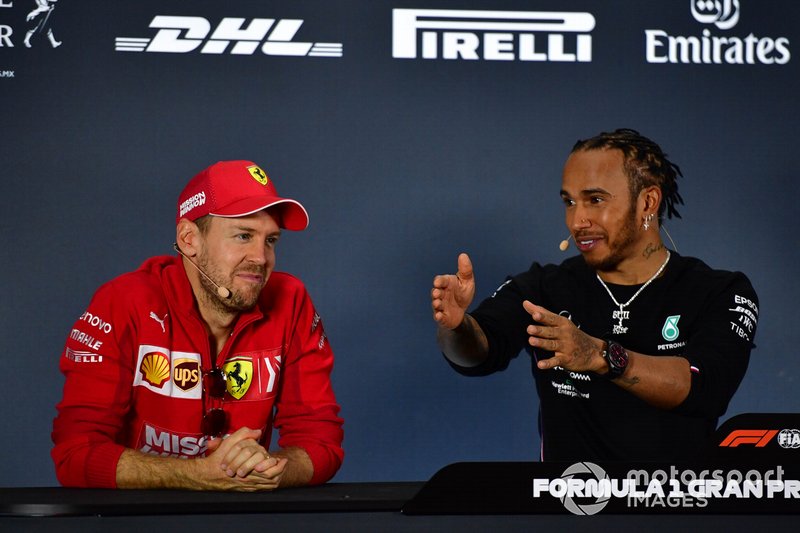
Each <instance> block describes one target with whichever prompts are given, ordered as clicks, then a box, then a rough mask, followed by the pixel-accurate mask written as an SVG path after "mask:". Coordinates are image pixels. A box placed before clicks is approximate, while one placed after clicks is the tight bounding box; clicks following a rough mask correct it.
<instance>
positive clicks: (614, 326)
mask: <svg viewBox="0 0 800 533" xmlns="http://www.w3.org/2000/svg"><path fill="white" fill-rule="evenodd" d="M678 175H680V170H679V168H678V167H677V166H676V165H674V164H673V163H671V162H670V161H669V160H668V159H667V157H666V154H664V153H663V152H662V150H661V148H660V147H659V146H658V145H657V144H656V143H654V142H653V141H651V140H649V139H647V138H645V137H643V136H642V135H640V134H639V133H638V132H636V131H633V130H627V129H625V130H616V131H614V132H611V133H601V134H600V135H598V136H596V137H593V138H591V139H588V140H583V141H578V143H577V144H576V145H575V146H574V148H573V149H572V152H571V154H570V155H569V158H568V159H567V162H566V164H565V166H564V172H563V177H562V184H561V198H562V200H563V202H564V206H565V209H566V223H567V228H569V231H570V234H571V238H572V239H574V241H575V244H576V246H577V247H578V250H579V251H580V255H579V256H575V257H571V258H569V259H567V260H565V261H564V262H562V263H561V264H560V265H540V264H539V263H533V264H532V265H531V267H530V269H529V270H528V271H527V272H523V273H522V274H519V275H517V276H513V277H510V278H508V279H507V280H506V281H505V283H503V284H502V285H501V286H500V288H498V289H497V291H496V292H495V293H494V294H493V295H492V296H491V297H489V298H487V299H486V300H484V301H483V302H482V303H481V304H480V305H478V307H477V308H476V309H474V310H473V311H472V312H470V313H467V312H466V311H467V309H468V308H469V306H470V304H471V302H472V299H473V297H474V295H475V279H474V275H473V269H472V263H471V262H470V259H469V257H468V256H467V255H466V254H461V255H460V256H459V257H458V272H457V273H456V274H454V275H440V276H436V278H435V279H434V281H433V289H432V291H431V299H432V307H433V318H434V320H435V321H436V322H437V323H438V326H439V327H438V341H439V344H440V346H441V349H442V351H443V353H444V355H445V356H446V358H447V360H448V361H449V363H450V364H451V365H452V367H453V368H454V369H455V370H456V371H457V372H460V373H461V374H464V375H469V376H477V375H486V374H490V373H492V372H496V371H498V370H503V369H505V368H506V367H507V366H508V363H509V361H510V360H511V359H512V358H514V357H516V356H517V355H518V354H519V352H520V351H521V350H522V348H526V350H527V351H528V352H529V354H530V355H531V359H532V369H533V375H534V378H535V380H536V387H537V390H538V392H539V398H540V412H539V427H540V432H541V437H542V460H556V461H571V460H592V459H594V460H664V461H667V460H686V459H697V458H701V457H702V454H703V452H704V450H706V449H707V445H708V441H709V438H710V437H711V436H712V434H713V432H714V430H715V428H716V425H717V420H718V418H719V417H720V416H721V415H722V414H723V413H724V412H725V410H726V409H727V406H728V402H729V401H730V399H731V397H732V396H733V394H734V392H735V391H736V389H737V387H738V386H739V383H740V382H741V380H742V377H743V376H744V373H745V371H746V369H747V364H748V360H749V357H750V350H751V349H752V348H753V338H754V336H755V330H756V323H757V321H758V300H757V297H756V294H755V291H754V290H753V287H752V286H751V285H750V282H749V281H748V279H747V277H746V276H745V275H744V274H742V273H739V272H727V271H722V270H712V269H711V268H709V267H708V266H707V265H706V264H705V263H703V262H702V261H700V260H698V259H694V258H690V257H682V256H680V255H678V254H677V253H676V252H675V251H671V250H668V249H667V248H666V247H665V246H664V243H663V242H662V240H661V234H660V226H661V222H662V220H663V217H664V215H665V214H666V216H667V217H668V218H671V217H672V216H678V217H680V215H679V214H678V212H677V211H676V209H675V208H676V204H680V203H682V199H681V197H680V195H679V194H678V186H677V184H676V178H677V176H678Z"/></svg>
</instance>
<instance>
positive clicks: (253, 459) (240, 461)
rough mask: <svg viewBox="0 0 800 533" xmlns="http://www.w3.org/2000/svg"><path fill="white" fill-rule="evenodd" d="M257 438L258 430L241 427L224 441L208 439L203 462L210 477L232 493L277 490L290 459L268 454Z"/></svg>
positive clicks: (258, 435) (259, 434)
mask: <svg viewBox="0 0 800 533" xmlns="http://www.w3.org/2000/svg"><path fill="white" fill-rule="evenodd" d="M260 436H261V431H260V430H254V429H250V428H246V427H242V428H239V429H238V430H236V431H235V432H234V433H232V434H231V435H229V436H227V437H225V438H220V439H213V440H210V441H209V442H208V455H207V456H206V457H205V459H204V461H206V462H207V463H208V464H209V468H210V469H211V470H212V472H211V475H212V476H213V477H217V478H218V481H219V482H220V483H221V484H222V485H225V486H226V488H229V489H233V490H244V491H255V490H273V489H276V488H278V485H279V484H280V481H281V477H282V476H283V473H284V470H285V469H286V464H287V463H288V461H289V460H288V459H286V458H279V457H275V456H272V455H270V453H269V452H268V451H267V450H266V448H264V447H263V446H262V445H261V444H259V442H258V439H259V437H260ZM214 469H216V474H214V472H213V470H214Z"/></svg>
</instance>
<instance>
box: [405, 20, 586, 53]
mask: <svg viewBox="0 0 800 533" xmlns="http://www.w3.org/2000/svg"><path fill="white" fill-rule="evenodd" d="M594 26H595V19H594V16H593V15H592V14H591V13H567V12H549V11H472V10H469V11H466V10H454V9H394V10H392V57H395V58H401V59H415V58H417V57H419V56H420V52H421V57H422V58H423V59H437V58H439V57H441V58H442V59H461V60H473V61H474V60H489V61H561V62H590V61H591V60H592V36H591V33H590V32H591V31H592V30H593V29H594Z"/></svg>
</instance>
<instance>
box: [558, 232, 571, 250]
mask: <svg viewBox="0 0 800 533" xmlns="http://www.w3.org/2000/svg"><path fill="white" fill-rule="evenodd" d="M571 238H572V234H571V233H570V235H569V237H567V238H566V239H564V240H563V241H561V244H559V245H558V249H559V250H561V251H562V252H563V251H565V250H566V249H567V248H569V240H570V239H571Z"/></svg>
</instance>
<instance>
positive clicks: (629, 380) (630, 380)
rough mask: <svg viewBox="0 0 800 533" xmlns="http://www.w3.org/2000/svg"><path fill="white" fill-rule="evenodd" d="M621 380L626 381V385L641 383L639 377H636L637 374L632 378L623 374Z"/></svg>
mask: <svg viewBox="0 0 800 533" xmlns="http://www.w3.org/2000/svg"><path fill="white" fill-rule="evenodd" d="M619 380H620V381H621V382H622V383H624V384H625V385H627V386H628V387H634V386H636V385H638V384H639V378H638V377H636V376H633V377H630V378H626V377H625V376H622V377H620V378H619Z"/></svg>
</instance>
